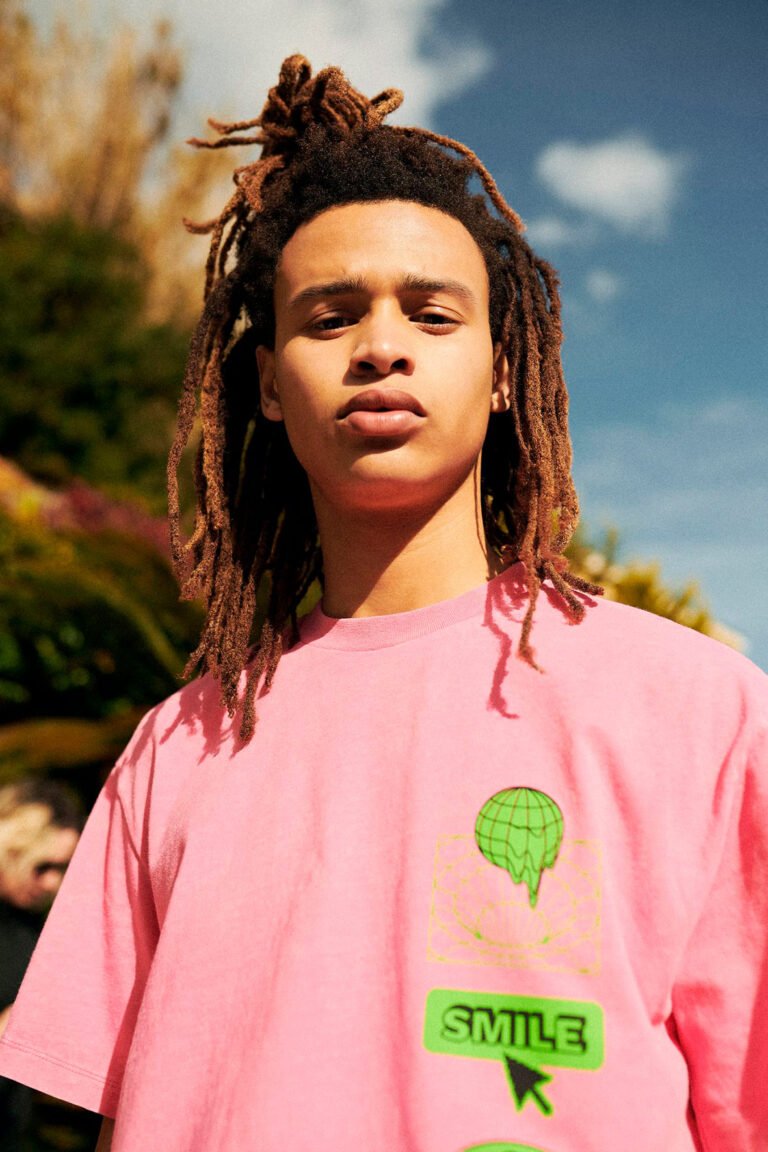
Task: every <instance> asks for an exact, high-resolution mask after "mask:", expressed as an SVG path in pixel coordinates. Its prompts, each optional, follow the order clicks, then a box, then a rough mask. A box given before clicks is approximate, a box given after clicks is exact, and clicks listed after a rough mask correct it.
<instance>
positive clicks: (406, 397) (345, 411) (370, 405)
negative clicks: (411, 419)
mask: <svg viewBox="0 0 768 1152" xmlns="http://www.w3.org/2000/svg"><path fill="white" fill-rule="evenodd" d="M352 412H413V413H414V415H416V416H426V414H427V413H426V412H425V410H424V407H423V405H422V404H420V403H419V401H418V400H417V399H416V397H415V396H411V394H410V392H401V391H400V389H399V388H366V390H365V391H364V392H358V393H357V394H356V395H355V396H352V397H350V399H349V400H347V402H346V404H344V405H343V407H342V408H340V409H339V412H338V416H337V419H338V420H344V419H345V418H346V417H347V416H349V415H350V413H352Z"/></svg>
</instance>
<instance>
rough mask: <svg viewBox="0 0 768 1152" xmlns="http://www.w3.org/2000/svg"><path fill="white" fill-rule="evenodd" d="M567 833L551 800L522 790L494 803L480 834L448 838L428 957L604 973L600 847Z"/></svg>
mask: <svg viewBox="0 0 768 1152" xmlns="http://www.w3.org/2000/svg"><path fill="white" fill-rule="evenodd" d="M565 830H566V827H565V820H564V817H563V813H562V811H561V809H560V807H559V805H558V804H557V803H556V802H555V800H553V799H552V797H551V796H548V795H547V794H546V793H545V792H540V791H538V790H537V789H535V788H529V787H513V788H504V789H502V790H501V791H499V792H496V793H494V795H493V796H491V797H490V798H489V799H488V800H486V802H485V803H484V804H483V805H482V807H481V808H480V811H479V813H478V815H477V817H476V820H475V827H474V835H471V834H470V833H468V832H464V833H461V832H458V833H457V832H456V830H454V831H453V832H452V833H446V834H445V835H441V836H439V837H438V841H437V846H436V852H435V862H434V874H433V887H432V905H431V908H430V919H429V940H428V948H427V958H428V959H429V960H432V961H436V962H439V963H444V964H461V965H468V964H471V965H485V966H489V967H494V968H523V969H536V970H541V971H552V972H556V971H560V972H578V973H589V974H596V973H598V972H599V971H600V912H601V859H600V849H599V845H598V844H597V843H596V842H595V841H591V840H576V839H569V838H567V837H566V836H565ZM545 873H546V874H545Z"/></svg>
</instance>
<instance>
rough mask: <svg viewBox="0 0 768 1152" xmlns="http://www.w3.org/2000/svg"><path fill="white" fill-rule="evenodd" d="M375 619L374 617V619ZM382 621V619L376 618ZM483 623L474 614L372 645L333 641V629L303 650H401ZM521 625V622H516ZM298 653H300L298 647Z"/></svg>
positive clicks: (478, 614)
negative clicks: (431, 638) (407, 645)
mask: <svg viewBox="0 0 768 1152" xmlns="http://www.w3.org/2000/svg"><path fill="white" fill-rule="evenodd" d="M372 619H373V617H372ZM376 619H382V617H376ZM478 622H479V623H481V624H482V622H483V614H482V611H480V612H472V613H471V614H470V615H468V616H462V617H460V618H459V619H457V620H446V621H445V623H443V624H436V625H433V626H432V627H430V628H423V629H417V630H416V631H414V632H412V633H411V634H410V635H409V636H400V637H397V638H396V639H390V640H381V641H379V642H372V643H357V642H355V640H354V639H353V637H352V636H351V635H350V634H348V637H347V639H342V638H341V637H339V639H338V640H337V641H335V642H334V641H333V640H332V639H331V635H332V633H333V628H330V629H328V631H327V632H323V633H321V634H320V635H319V636H311V635H310V636H308V637H307V638H306V639H303V638H301V644H300V647H301V648H317V647H319V648H328V649H331V650H332V651H334V652H380V651H383V650H384V649H385V648H399V647H400V646H401V645H402V644H413V643H416V641H418V640H424V639H428V638H429V637H430V636H436V635H437V634H438V633H439V632H445V631H447V630H448V629H449V628H458V627H459V626H460V625H462V624H471V623H478ZM515 623H516V624H518V626H519V624H520V622H519V621H515ZM296 651H297V652H298V651H299V646H298V645H297V648H296Z"/></svg>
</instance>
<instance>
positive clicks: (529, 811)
mask: <svg viewBox="0 0 768 1152" xmlns="http://www.w3.org/2000/svg"><path fill="white" fill-rule="evenodd" d="M475 840H476V841H477V846H478V848H479V849H480V851H481V852H482V854H483V856H485V858H486V860H489V861H490V862H491V864H495V865H496V866H497V867H498V868H505V869H506V871H507V872H509V875H510V876H511V877H512V879H513V881H514V882H515V884H525V885H526V887H527V888H528V902H529V904H530V906H531V908H535V907H536V901H537V900H538V898H539V885H540V884H541V876H542V873H543V871H544V869H545V868H552V867H553V865H554V863H555V861H556V860H557V854H558V852H559V851H560V845H561V844H562V842H563V814H562V812H561V811H560V809H559V808H558V806H557V804H556V803H555V802H554V800H553V799H552V797H551V796H547V794H546V792H537V790H536V789H535V788H503V789H502V790H501V792H496V793H495V794H494V795H493V796H491V798H490V800H486V802H485V804H483V806H482V808H481V809H480V812H479V815H478V817H477V822H476V823H475Z"/></svg>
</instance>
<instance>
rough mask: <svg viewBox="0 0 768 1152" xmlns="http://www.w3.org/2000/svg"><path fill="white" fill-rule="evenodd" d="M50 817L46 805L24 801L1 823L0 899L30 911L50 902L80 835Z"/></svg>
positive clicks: (44, 906) (39, 909)
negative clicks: (60, 826)
mask: <svg viewBox="0 0 768 1152" xmlns="http://www.w3.org/2000/svg"><path fill="white" fill-rule="evenodd" d="M50 819H51V812H50V809H49V808H48V806H47V805H45V804H24V805H22V806H21V807H19V808H18V809H17V811H16V812H15V813H14V814H13V816H11V817H8V818H7V819H6V820H3V821H2V826H0V899H3V900H5V901H7V903H9V904H13V905H15V906H16V907H17V908H24V909H26V910H27V911H30V912H39V911H42V910H43V909H45V908H46V907H47V906H48V905H49V904H50V903H51V901H52V899H53V897H54V896H55V895H56V893H57V892H58V890H59V887H60V885H61V881H62V879H63V877H64V872H65V871H66V868H67V865H68V864H69V862H70V860H71V859H72V856H73V854H74V851H75V848H76V846H77V841H78V839H79V834H78V833H77V832H76V831H75V829H74V828H57V827H55V826H54V825H53V824H51V823H50Z"/></svg>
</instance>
